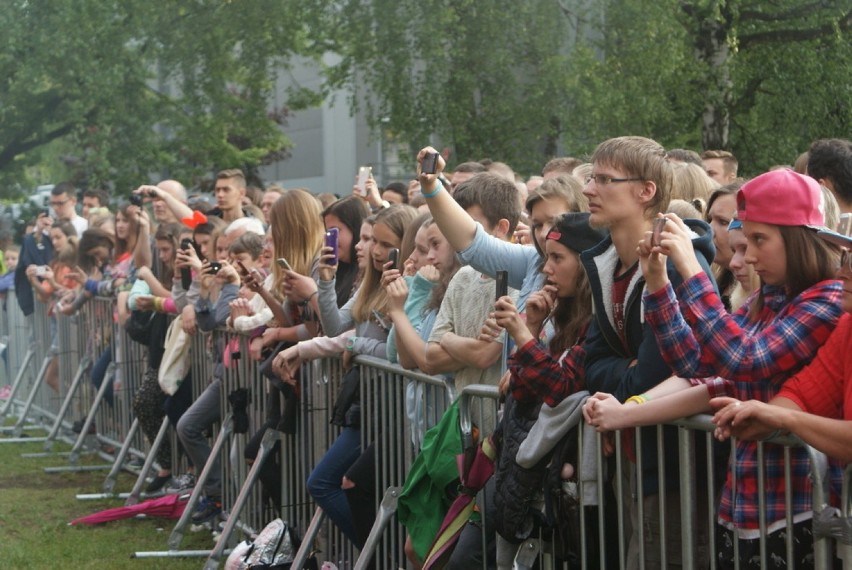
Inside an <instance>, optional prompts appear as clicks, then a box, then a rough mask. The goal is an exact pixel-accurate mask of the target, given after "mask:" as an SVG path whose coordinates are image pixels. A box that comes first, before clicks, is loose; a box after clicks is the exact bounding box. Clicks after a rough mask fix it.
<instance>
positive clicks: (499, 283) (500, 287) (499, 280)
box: [494, 271, 509, 301]
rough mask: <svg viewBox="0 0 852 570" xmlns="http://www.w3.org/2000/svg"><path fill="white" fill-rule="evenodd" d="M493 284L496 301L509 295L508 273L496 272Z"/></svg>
mask: <svg viewBox="0 0 852 570" xmlns="http://www.w3.org/2000/svg"><path fill="white" fill-rule="evenodd" d="M494 284H495V288H496V290H495V297H494V300H495V301H496V300H497V299H499V298H500V297H505V296H506V295H508V294H509V272H508V271H498V272H497V273H496V275H495V276H494Z"/></svg>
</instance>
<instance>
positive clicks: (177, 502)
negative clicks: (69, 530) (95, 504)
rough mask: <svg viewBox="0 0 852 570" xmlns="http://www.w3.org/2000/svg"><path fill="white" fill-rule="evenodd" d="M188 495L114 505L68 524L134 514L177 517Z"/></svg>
mask: <svg viewBox="0 0 852 570" xmlns="http://www.w3.org/2000/svg"><path fill="white" fill-rule="evenodd" d="M187 500H188V497H184V498H183V499H181V496H180V495H179V494H174V495H163V496H162V497H158V498H156V499H151V500H148V501H142V502H141V503H136V504H135V505H130V506H124V507H115V508H112V509H106V510H103V511H98V512H97V513H92V514H90V515H86V516H84V517H80V518H78V519H75V520H73V521H71V522H70V523H69V524H72V525H77V524H100V523H105V522H109V521H117V520H121V519H129V518H133V517H135V516H136V515H146V516H150V517H160V518H166V519H178V518H180V516H181V515H182V514H183V511H184V509H185V508H186V503H187Z"/></svg>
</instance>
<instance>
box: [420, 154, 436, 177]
mask: <svg viewBox="0 0 852 570" xmlns="http://www.w3.org/2000/svg"><path fill="white" fill-rule="evenodd" d="M436 170H438V153H437V152H430V153H429V154H427V155H426V156H424V157H423V161H422V162H421V163H420V172H421V174H435V171H436Z"/></svg>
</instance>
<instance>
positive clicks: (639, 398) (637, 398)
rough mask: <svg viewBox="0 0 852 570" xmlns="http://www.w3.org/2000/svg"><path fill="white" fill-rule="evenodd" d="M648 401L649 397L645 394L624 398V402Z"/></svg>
mask: <svg viewBox="0 0 852 570" xmlns="http://www.w3.org/2000/svg"><path fill="white" fill-rule="evenodd" d="M647 401H648V397H647V396H645V395H644V394H640V395H638V396H630V397H629V398H627V399H626V400H624V403H625V404H627V403H629V402H636V403H637V404H644V403H645V402H647Z"/></svg>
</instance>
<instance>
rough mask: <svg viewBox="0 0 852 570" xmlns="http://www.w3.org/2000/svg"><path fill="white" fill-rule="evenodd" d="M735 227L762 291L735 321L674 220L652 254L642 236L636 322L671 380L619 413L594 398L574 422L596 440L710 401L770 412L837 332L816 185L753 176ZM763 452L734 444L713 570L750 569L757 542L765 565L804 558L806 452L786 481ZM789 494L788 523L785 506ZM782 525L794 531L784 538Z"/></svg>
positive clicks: (794, 456)
mask: <svg viewBox="0 0 852 570" xmlns="http://www.w3.org/2000/svg"><path fill="white" fill-rule="evenodd" d="M737 216H738V219H739V220H740V221H741V222H742V224H743V232H744V234H745V236H746V237H747V238H748V246H747V250H746V259H747V261H748V262H749V263H751V264H753V265H754V266H755V270H756V271H757V273H758V275H759V276H760V278H761V282H762V286H761V288H760V289H759V290H758V291H757V292H756V293H755V294H754V295H752V296H751V297H750V299H749V301H747V302H746V304H745V305H743V307H741V308H740V309H739V310H737V311H736V312H734V313H733V314H729V313H728V312H727V311H725V309H724V307H723V305H722V302H721V300H720V298H719V296H718V293H717V292H716V291H715V289H714V288H713V285H712V282H711V281H710V278H709V276H708V274H707V273H706V269H705V268H703V267H702V266H701V265H699V264H698V263H697V260H696V258H695V254H694V252H693V250H692V247H691V245H690V243H691V236H690V232H689V229H688V227H687V226H686V225H685V224H684V222H683V221H682V220H680V219H678V218H677V217H676V216H674V215H672V214H668V215H667V216H666V222H665V229H664V231H662V233H661V235H660V239H659V244H658V245H652V243H651V239H652V238H651V232H647V233H646V235H645V237H644V239H643V240H642V241H641V242H640V244H639V248H638V250H639V255H640V257H641V260H642V266H643V272H644V274H645V276H646V279H647V291H646V293H645V295H644V296H643V301H644V305H645V320H646V322H647V323H648V325H649V326H650V327H651V329H652V331H653V333H654V336H655V337H656V339H657V341H658V342H659V344H660V347H661V348H662V355H663V357H664V358H665V361H666V362H667V363H668V364H669V365H670V366H671V367H672V369H673V371H674V372H675V373H676V374H678V375H679V376H681V377H673V378H670V379H669V380H666V381H665V382H663V383H662V384H660V385H659V386H656V387H655V388H653V389H651V390H648V391H647V392H646V393H644V394H637V395H635V396H634V397H631V398H630V399H629V400H628V401H627V402H625V403H624V404H621V403H619V402H618V401H617V400H616V399H615V398H613V397H612V396H609V395H607V394H595V395H594V396H592V398H590V399H589V401H588V402H587V404H586V408H585V410H584V412H585V414H586V418H587V420H588V421H589V423H591V424H592V425H594V426H596V427H597V428H598V429H599V430H600V431H605V430H612V429H621V428H624V427H630V426H635V425H654V424H659V423H661V422H666V421H671V420H674V419H677V418H680V417H683V416H690V415H693V414H696V413H700V412H703V411H707V410H709V409H710V406H709V401H710V398H711V397H712V396H720V395H733V396H736V397H744V398H748V397H754V398H759V399H761V400H763V401H769V400H770V399H771V398H773V397H775V396H776V395H777V393H778V391H779V389H780V387H781V384H782V383H783V382H784V381H785V380H786V379H787V378H789V377H790V376H791V375H792V374H794V373H796V372H798V371H799V370H800V369H801V368H802V367H803V366H804V365H805V364H806V363H808V362H809V361H810V360H811V359H812V358H813V357H814V355H815V354H816V353H817V350H818V349H819V348H820V346H822V345H823V344H824V343H825V341H826V339H827V338H828V336H829V335H830V334H831V331H832V329H834V328H835V326H836V324H837V321H838V319H839V318H840V314H841V308H840V298H841V290H842V289H841V286H840V284H839V283H838V282H837V281H835V280H834V279H833V277H834V272H835V270H836V267H837V254H836V250H835V248H834V247H833V246H829V245H828V244H827V243H826V242H824V241H823V240H821V239H819V238H818V237H817V230H818V229H819V228H821V227H822V225H823V220H824V218H823V206H822V193H821V191H820V187H819V185H818V184H817V183H816V181H814V180H813V179H812V178H810V177H807V176H802V175H800V174H797V173H794V172H793V171H791V170H775V171H771V172H768V173H765V174H762V175H760V176H758V177H757V178H754V179H753V180H751V181H749V182H747V183H746V184H744V185H743V187H742V188H741V189H740V190H739V192H738V193H737ZM667 257H668V258H669V259H670V260H671V261H673V263H674V265H675V267H676V268H677V271H678V274H679V276H680V277H681V278H682V279H683V282H682V283H681V284H680V285H679V286H678V287H676V288H675V287H673V285H672V284H671V283H670V282H669V278H668V277H667V275H666V272H665V267H666V258H667ZM687 379H689V380H687ZM762 451H763V460H762V463H758V457H759V455H758V453H759V450H758V446H757V445H756V444H755V443H753V442H746V441H737V442H736V450H735V454H734V455H732V457H733V458H734V461H733V463H732V468H731V469H730V470H729V472H728V477H727V480H726V482H725V486H724V489H723V490H722V495H721V502H720V506H719V528H718V530H717V533H716V537H717V545H716V546H717V558H716V560H717V563H718V564H719V566H720V567H722V568H729V567H730V568H733V567H734V566H735V565H736V564H737V563H741V564H744V563H746V562H751V561H756V562H757V563H760V562H761V555H760V553H761V549H762V545H761V544H760V543H761V542H762V540H760V539H761V538H763V537H765V538H766V541H767V544H766V548H767V554H769V555H771V556H773V557H780V558H782V559H785V558H786V554H787V551H786V538H785V537H787V536H792V537H794V538H793V542H794V552H795V557H796V559H797V561H801V560H803V559H804V557H806V556H807V555H808V553H809V552H811V551H812V550H813V537H812V535H811V528H810V520H808V519H810V517H811V516H812V515H813V510H812V504H811V502H812V497H811V495H812V491H811V483H810V480H809V475H810V461H809V458H808V454H807V451H806V450H804V449H801V448H798V449H792V450H789V453H790V460H789V463H790V464H789V469H790V474H791V475H790V477H791V478H790V479H789V480H788V479H787V478H786V477H785V476H784V473H785V471H786V467H787V460H786V454H787V450H785V448H784V447H783V446H780V445H773V444H767V445H765V446H764V447H763V450H762ZM697 455H698V454H697V453H696V456H697ZM764 469H765V472H766V475H765V477H764V478H763V487H764V488H765V489H766V495H765V501H764V503H765V506H764V507H763V509H762V512H761V509H758V508H756V507H757V506H758V505H760V504H761V500H762V498H761V496H760V493H759V488H760V486H759V483H758V480H759V475H758V471H761V472H763V471H764ZM788 486H789V487H790V488H791V489H792V496H791V497H789V500H790V502H791V504H792V513H790V512H789V510H788V507H787V502H786V500H785V499H788V497H787V493H786V489H787V487H788ZM791 514H792V516H793V521H794V524H793V528H792V529H788V528H786V526H787V524H786V521H787V517H788V516H789V515H791ZM761 519H765V523H766V525H768V526H764V525H762V524H761ZM735 543H737V546H736V547H735ZM737 548H738V556H739V560H737V559H736V556H735V552H737V550H736V549H737ZM763 562H768V561H767V560H763ZM797 567H798V566H797Z"/></svg>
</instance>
